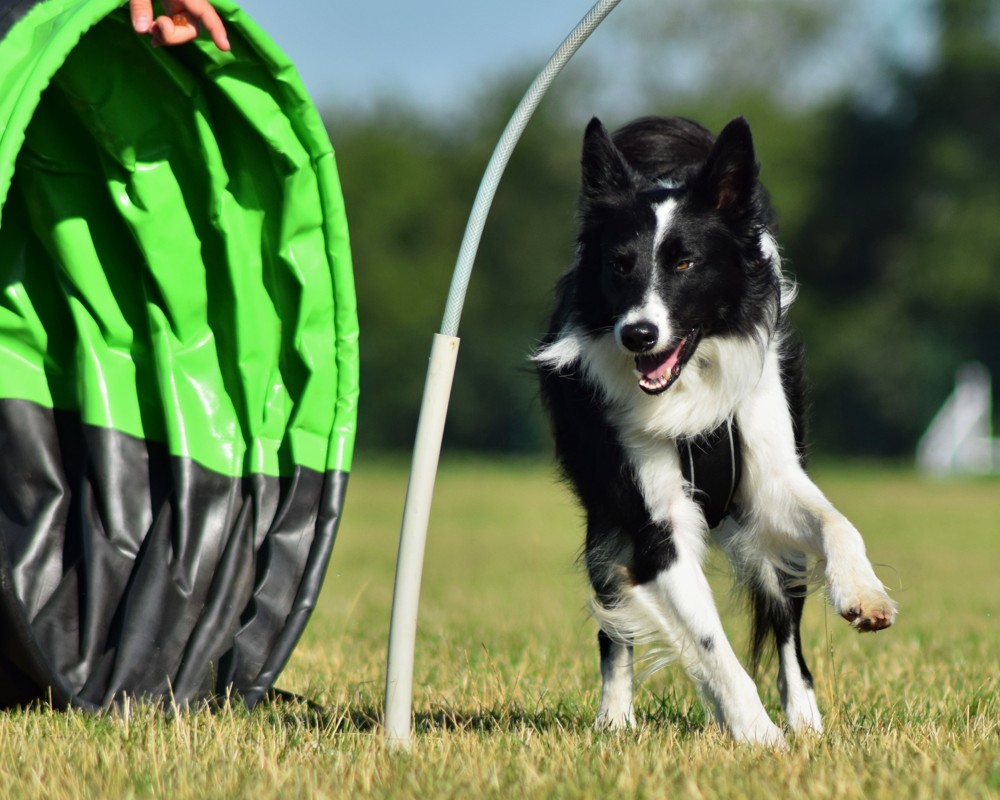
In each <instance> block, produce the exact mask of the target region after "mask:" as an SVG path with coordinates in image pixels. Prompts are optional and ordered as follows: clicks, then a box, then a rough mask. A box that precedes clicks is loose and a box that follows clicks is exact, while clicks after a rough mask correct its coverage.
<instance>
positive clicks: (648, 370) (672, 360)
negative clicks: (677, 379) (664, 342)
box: [635, 339, 687, 382]
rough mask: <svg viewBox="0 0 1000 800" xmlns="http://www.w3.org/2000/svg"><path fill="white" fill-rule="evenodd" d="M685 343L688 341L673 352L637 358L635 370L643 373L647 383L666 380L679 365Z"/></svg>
mask: <svg viewBox="0 0 1000 800" xmlns="http://www.w3.org/2000/svg"><path fill="white" fill-rule="evenodd" d="M685 341H687V340H686V339H684V340H682V341H681V342H680V344H678V345H677V347H675V348H674V349H673V350H667V351H666V352H663V353H656V354H655V355H649V356H636V357H635V368H636V369H637V370H639V372H641V373H642V377H643V378H644V379H645V380H646V381H650V382H656V381H658V380H661V379H662V378H665V377H666V376H667V375H669V374H670V373H671V371H672V370H673V368H674V367H675V366H676V365H677V361H678V360H679V359H680V357H681V348H683V347H684V342H685Z"/></svg>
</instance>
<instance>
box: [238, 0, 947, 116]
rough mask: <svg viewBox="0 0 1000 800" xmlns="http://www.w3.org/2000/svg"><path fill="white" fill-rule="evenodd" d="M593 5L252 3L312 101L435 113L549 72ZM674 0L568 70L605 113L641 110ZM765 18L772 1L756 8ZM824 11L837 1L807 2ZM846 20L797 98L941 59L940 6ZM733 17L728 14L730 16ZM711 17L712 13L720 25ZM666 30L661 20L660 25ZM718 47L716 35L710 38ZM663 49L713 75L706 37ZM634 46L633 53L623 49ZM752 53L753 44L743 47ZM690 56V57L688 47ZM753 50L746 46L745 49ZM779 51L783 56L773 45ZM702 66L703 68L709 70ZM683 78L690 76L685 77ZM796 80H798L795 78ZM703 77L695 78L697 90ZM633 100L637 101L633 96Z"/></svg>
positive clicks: (630, 15) (925, 1)
mask: <svg viewBox="0 0 1000 800" xmlns="http://www.w3.org/2000/svg"><path fill="white" fill-rule="evenodd" d="M593 2H594V0H419V1H415V0H242V5H243V7H244V9H245V10H246V11H247V12H248V13H249V14H250V15H251V16H252V17H253V18H254V19H255V20H256V21H257V23H258V24H260V25H261V27H263V28H264V30H265V31H267V32H268V34H269V35H270V36H271V37H272V38H273V39H274V40H275V41H276V42H277V43H278V44H279V45H280V46H281V48H282V49H283V50H284V51H285V52H286V53H287V54H288V55H289V56H290V57H291V58H292V60H293V61H294V62H295V64H296V66H297V67H298V69H299V72H300V74H301V75H302V78H303V81H304V82H305V84H306V87H307V89H308V90H309V92H310V93H311V94H312V96H313V99H314V100H315V101H316V102H317V103H318V104H320V105H322V104H324V103H325V102H328V101H333V102H335V103H342V104H351V105H365V104H367V103H370V102H372V101H374V100H376V99H379V98H384V97H387V96H388V97H400V98H403V99H404V100H406V101H407V102H408V103H410V104H412V105H416V106H419V107H423V108H426V109H429V110H432V111H434V110H445V111H446V110H449V109H454V108H458V107H460V104H461V103H463V102H467V101H468V100H469V99H470V98H472V97H474V96H475V92H476V90H477V88H479V87H482V86H484V85H489V82H490V81H491V80H495V79H496V78H497V77H498V76H501V75H504V74H505V73H508V72H510V71H511V70H513V69H514V68H521V69H525V70H529V69H530V70H532V72H531V74H534V72H533V70H535V69H537V68H540V67H541V66H542V65H543V64H544V63H545V61H546V60H547V59H548V58H549V56H550V55H551V54H552V52H553V51H554V50H555V48H556V47H558V45H559V44H560V42H561V41H562V40H563V38H565V36H566V35H567V34H568V33H569V32H570V31H571V30H572V29H573V27H574V26H575V25H576V24H577V23H578V22H579V21H580V19H581V18H582V17H583V16H584V15H585V14H586V13H587V12H588V11H589V10H590V8H591V6H592V5H593ZM659 2H663V3H667V0H622V3H621V4H620V5H619V6H618V7H617V8H616V9H615V10H614V11H613V12H612V13H611V16H610V17H609V18H608V20H607V21H606V22H605V23H604V24H603V25H602V26H601V27H600V28H598V30H597V31H596V33H595V34H594V35H593V37H591V39H590V41H588V42H587V43H586V44H585V45H584V47H583V49H582V50H581V51H580V53H579V54H578V55H577V56H576V57H575V58H574V60H573V62H571V64H570V66H569V67H568V70H569V71H574V70H580V71H582V70H587V69H588V67H590V68H593V67H599V68H598V69H590V70H588V72H587V74H588V75H590V76H593V75H599V76H601V78H602V80H601V81H600V82H599V85H594V91H595V105H598V106H603V107H607V106H609V105H616V104H617V105H619V106H620V107H619V108H618V109H616V110H618V111H620V112H623V113H631V112H636V111H644V109H641V108H632V107H630V103H629V102H628V101H626V102H624V103H623V102H622V100H621V99H622V97H628V96H629V89H630V88H631V87H633V86H636V85H638V84H639V83H640V82H641V81H642V80H643V78H644V77H645V76H644V75H643V73H644V72H645V73H647V75H648V73H649V71H650V69H651V67H653V64H652V63H650V62H649V61H642V60H637V59H636V58H635V53H634V52H629V48H627V43H628V42H629V41H630V39H629V37H630V36H634V35H635V34H636V32H639V33H640V34H641V32H644V31H647V30H655V29H656V24H657V22H656V21H655V20H652V19H649V17H650V16H651V15H652V14H651V10H655V9H657V3H659ZM757 2H758V3H760V5H759V6H758V8H760V9H761V10H762V11H763V10H764V9H766V8H767V4H766V2H765V0H757ZM802 2H803V4H804V5H805V6H807V7H808V6H810V5H818V6H820V7H823V6H824V3H825V2H827V0H802ZM839 2H841V5H840V6H837V7H836V8H838V10H839V23H838V24H837V26H836V27H835V28H834V29H832V32H831V34H830V36H829V39H828V41H827V43H826V47H823V48H818V50H817V52H816V53H815V55H814V57H813V58H811V59H810V63H808V64H803V63H796V65H795V68H794V70H789V71H788V73H787V74H783V75H781V76H780V79H782V80H787V82H788V85H787V86H786V87H785V91H786V96H788V97H790V98H791V100H792V101H793V102H800V101H802V100H803V99H807V98H815V97H816V96H817V95H818V94H822V92H823V91H824V90H829V91H836V90H838V89H839V88H843V87H844V86H850V87H853V88H854V89H855V90H856V91H858V92H860V93H865V92H868V93H871V92H874V93H875V94H876V95H877V94H878V92H879V91H880V87H879V85H878V84H877V76H876V77H875V78H874V80H875V81H876V82H875V83H874V84H873V83H872V81H873V76H875V75H876V73H877V72H878V67H879V65H880V64H881V63H882V62H884V61H886V60H887V59H888V60H894V61H902V62H904V63H910V64H921V63H926V62H927V60H928V59H929V58H931V57H932V55H933V41H934V37H933V25H934V22H933V9H934V2H933V0H839ZM697 3H704V5H702V6H700V8H702V9H708V12H707V13H711V9H713V8H714V9H715V11H716V13H719V9H720V8H723V9H725V8H740V9H741V10H743V11H746V12H748V13H749V14H751V15H752V17H754V18H757V17H758V16H760V17H762V16H763V14H759V15H758V14H757V13H756V12H755V11H754V7H755V6H754V3H753V2H750V1H749V0H747V2H746V3H745V4H742V5H741V4H734V5H733V6H728V7H727V6H726V5H725V4H724V3H720V2H715V3H712V2H709V1H708V0H676V2H675V3H674V5H675V6H677V5H679V6H680V7H683V8H685V9H687V11H688V12H689V13H690V12H691V11H693V10H694V9H698V8H699V6H698V5H697ZM722 13H726V12H725V11H723V12H722ZM709 18H711V17H709ZM660 24H661V25H662V22H661V23H660ZM707 38H708V39H711V38H714V37H707ZM658 41H663V44H664V46H665V52H666V53H667V54H668V56H669V55H673V56H674V57H675V58H676V55H677V54H678V53H680V54H681V55H682V56H683V54H684V53H685V52H686V53H688V54H689V55H690V56H692V57H691V58H689V59H687V61H682V62H677V61H676V60H674V61H673V62H670V61H669V59H668V60H666V61H664V62H662V63H661V65H660V68H661V69H662V68H664V64H666V65H667V68H676V67H677V66H678V65H679V64H680V65H684V66H687V67H688V68H689V69H688V71H692V70H693V75H695V74H704V73H706V72H707V70H706V69H704V66H703V65H704V64H705V62H704V61H699V58H701V59H704V58H708V59H711V58H713V53H712V50H711V48H712V43H711V42H710V41H708V40H706V39H705V38H704V37H699V41H694V42H690V43H689V46H686V45H685V43H684V42H683V41H681V42H677V41H671V42H667V41H665V40H662V39H657V38H655V37H654V38H652V39H651V42H648V43H647V44H648V46H650V48H651V49H650V50H647V51H645V57H646V58H647V59H650V58H653V59H655V58H656V56H657V51H656V47H657V44H656V43H657V42H658ZM623 44H624V45H626V47H625V49H623ZM740 44H741V45H742V44H743V42H741V43H740ZM746 45H747V48H746V49H747V54H748V55H749V57H750V61H751V63H754V62H753V58H754V53H759V54H760V55H761V57H762V59H763V58H764V57H768V56H770V55H773V54H772V53H771V52H770V50H769V48H771V46H770V45H769V43H768V42H767V41H766V40H765V39H753V40H750V41H747V42H746ZM678 48H679V49H678ZM741 49H742V47H741ZM771 49H773V48H771ZM699 65H702V66H699ZM677 71H678V73H682V72H683V71H684V70H677ZM793 72H794V73H795V74H792V73H793ZM693 75H692V79H691V80H692V81H694V82H696V81H695V79H694V77H693ZM634 96H635V95H634V94H633V99H634Z"/></svg>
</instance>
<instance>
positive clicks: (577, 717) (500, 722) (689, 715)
mask: <svg viewBox="0 0 1000 800" xmlns="http://www.w3.org/2000/svg"><path fill="white" fill-rule="evenodd" d="M594 711H595V710H594V709H591V708H589V707H588V708H583V707H581V705H580V704H579V703H578V702H576V701H575V700H571V699H565V698H564V699H554V700H553V701H552V702H539V703H538V704H536V705H535V706H533V707H526V706H523V705H521V704H519V703H502V704H498V705H495V706H491V707H479V708H475V709H463V708H454V707H450V706H444V705H442V706H438V707H434V708H431V709H430V710H418V711H416V712H415V713H414V715H413V728H414V733H415V734H416V735H418V736H433V735H438V734H442V733H471V734H478V735H485V736H489V735H502V734H523V733H526V732H529V731H530V732H534V733H544V732H548V731H559V732H565V733H571V732H572V733H581V732H583V731H587V730H590V729H591V728H592V727H593V724H594ZM255 713H264V714H267V715H268V717H269V718H270V720H271V721H272V722H273V724H275V725H281V726H285V727H289V728H301V727H310V728H320V729H322V730H324V731H327V732H330V733H345V734H349V733H360V734H375V733H380V732H381V730H382V715H383V707H382V703H381V700H380V699H372V698H364V699H360V700H359V701H356V702H354V703H345V704H337V705H333V706H323V705H320V704H319V703H315V702H313V701H311V700H308V699H307V698H303V697H298V696H296V695H290V694H287V693H283V692H273V693H271V694H270V695H269V696H268V698H267V700H265V701H262V702H261V703H259V704H258V705H257V706H256V708H255ZM636 717H637V718H638V723H639V726H640V727H649V728H654V729H655V728H673V729H676V730H677V731H678V732H679V733H681V734H682V735H684V734H696V733H699V732H703V731H704V730H705V728H706V726H707V724H708V720H707V717H706V715H705V712H704V710H703V708H702V707H701V706H700V705H699V704H697V703H694V704H692V703H691V702H690V701H689V700H686V699H684V698H679V697H677V696H676V695H674V694H673V693H672V692H671V693H668V694H659V695H654V694H647V695H646V696H645V698H644V702H643V703H642V704H641V705H640V706H639V707H637V709H636ZM609 735H613V734H609Z"/></svg>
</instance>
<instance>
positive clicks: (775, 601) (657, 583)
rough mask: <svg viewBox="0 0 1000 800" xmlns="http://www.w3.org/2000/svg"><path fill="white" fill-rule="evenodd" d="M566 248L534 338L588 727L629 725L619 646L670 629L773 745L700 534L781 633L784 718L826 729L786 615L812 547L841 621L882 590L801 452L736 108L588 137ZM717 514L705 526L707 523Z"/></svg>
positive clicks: (869, 621)
mask: <svg viewBox="0 0 1000 800" xmlns="http://www.w3.org/2000/svg"><path fill="white" fill-rule="evenodd" d="M582 169H583V181H582V191H581V198H580V209H579V213H580V217H581V220H580V232H579V237H578V242H577V258H576V261H575V263H574V264H573V266H572V268H571V269H570V270H569V271H568V272H567V273H566V274H565V275H564V276H563V277H562V279H561V280H560V281H559V283H558V286H557V289H556V309H555V312H554V314H553V316H552V319H551V323H550V328H549V331H548V334H547V335H546V337H545V338H544V340H543V342H542V345H541V347H540V348H539V350H538V351H537V352H536V353H535V355H534V360H535V362H536V365H537V369H538V372H539V376H540V381H541V389H542V397H543V400H544V402H545V404H546V406H547V409H548V411H549V413H550V416H551V419H552V424H553V429H554V433H555V441H556V451H557V454H558V458H559V461H560V464H561V467H562V470H563V472H564V473H565V475H566V477H567V478H568V480H569V482H570V483H571V484H572V487H573V488H574V490H575V491H576V494H577V496H578V497H579V500H580V502H581V504H582V506H583V508H584V510H585V512H586V519H587V538H586V548H585V560H586V565H587V570H588V573H589V576H590V581H591V584H592V586H593V588H594V592H595V594H596V600H595V603H594V608H595V614H596V616H597V618H598V622H599V623H600V626H601V631H600V633H599V634H598V638H599V644H600V653H601V677H602V680H603V685H602V692H601V700H600V707H599V710H598V714H597V725H598V727H607V728H620V727H624V726H629V725H632V724H634V714H633V709H632V680H633V679H632V671H633V659H632V645H633V643H634V642H636V641H649V640H656V641H658V642H661V643H664V644H666V645H668V646H669V647H670V648H672V649H673V650H674V651H675V653H676V654H677V656H678V657H679V658H680V660H681V661H682V662H683V664H684V666H685V667H686V669H687V670H688V672H689V674H690V675H691V677H692V678H693V679H694V681H695V682H696V683H697V685H698V686H699V688H700V689H701V692H702V695H703V697H704V698H705V700H706V702H707V703H708V704H709V706H710V707H711V709H712V710H713V712H714V714H715V717H716V719H717V720H718V722H719V723H720V724H721V725H722V726H723V727H724V728H726V729H727V730H728V731H729V732H730V733H731V734H732V736H733V737H734V738H735V739H737V740H742V741H749V742H760V743H766V744H778V745H780V744H781V743H782V741H783V737H782V733H781V731H780V730H779V729H778V728H777V727H776V726H775V725H774V723H773V722H772V721H771V720H770V719H769V718H768V715H767V712H766V711H765V710H764V707H763V705H762V704H761V701H760V698H759V695H758V693H757V688H756V686H755V685H754V682H753V680H752V679H751V678H750V676H749V675H748V674H747V672H746V671H745V670H744V668H743V667H742V666H741V664H740V662H739V660H738V659H737V657H736V655H735V653H734V651H733V648H732V646H731V645H730V643H729V641H728V640H727V639H726V636H725V633H724V631H723V629H722V625H721V623H720V620H719V615H718V612H717V610H716V607H715V604H714V602H713V598H712V593H711V590H710V587H709V584H708V582H707V581H706V579H705V575H704V572H703V570H702V558H703V555H704V553H705V549H706V545H707V544H708V542H709V540H710V539H714V540H715V541H717V542H718V543H719V544H720V545H721V546H722V548H723V550H724V551H725V552H726V554H727V555H728V557H729V558H730V560H731V562H732V564H733V567H734V572H735V574H736V576H737V579H738V580H739V581H740V583H741V584H742V585H743V586H744V587H745V589H746V591H747V594H748V597H749V599H750V606H751V609H752V616H753V636H752V639H753V652H752V654H751V655H752V661H753V663H754V667H756V664H757V661H758V659H759V657H760V654H761V652H762V651H763V649H764V648H765V647H766V646H767V645H768V644H769V643H770V641H771V640H773V642H774V644H775V645H776V647H777V653H778V661H779V674H778V686H779V691H780V695H781V700H782V704H783V706H784V710H785V715H786V718H787V722H788V726H789V727H790V728H791V729H792V730H793V731H820V730H821V729H822V723H821V720H820V713H819V710H818V708H817V705H816V698H815V694H814V692H813V689H812V676H811V675H810V673H809V669H808V667H807V666H806V664H805V661H804V660H803V657H802V648H801V644H800V638H799V623H800V619H801V615H802V606H803V601H804V583H805V575H806V567H807V564H806V561H807V558H810V557H813V558H815V559H817V560H819V561H820V562H821V563H822V565H823V570H824V573H825V578H826V583H827V587H828V595H829V600H830V602H831V604H832V605H833V607H834V608H835V609H836V610H837V612H838V613H840V615H841V616H843V617H844V618H845V619H847V620H848V621H849V622H850V623H851V624H852V625H853V626H854V627H855V628H857V629H858V630H861V631H874V630H880V629H882V628H886V627H888V626H889V625H891V624H892V622H893V618H894V616H895V606H894V604H893V602H892V600H890V599H889V597H888V596H887V595H886V592H885V590H884V587H883V586H882V583H881V582H880V581H879V579H878V578H877V577H876V575H875V573H874V571H873V569H872V567H871V564H870V563H869V562H868V559H867V557H866V555H865V546H864V542H863V541H862V539H861V535H860V534H859V533H858V531H857V530H856V529H855V528H854V526H852V525H851V523H850V522H848V521H847V519H845V518H844V516H843V515H841V514H840V513H839V512H838V511H837V510H836V509H835V508H834V507H833V506H832V505H831V504H830V502H829V501H828V500H827V499H826V498H825V497H824V496H823V494H822V493H821V492H820V490H819V489H818V488H817V487H816V485H815V484H814V483H813V482H812V481H811V480H810V479H809V477H808V476H807V475H806V472H805V469H804V443H803V438H804V431H803V428H804V414H805V409H804V398H803V394H804V382H803V360H802V350H801V347H800V346H798V345H797V344H795V343H794V341H793V340H792V338H791V336H790V333H789V329H788V324H787V312H788V307H789V305H790V304H791V302H792V299H793V296H794V287H793V286H792V285H791V284H790V283H788V282H787V281H786V280H785V279H784V278H783V275H782V269H781V261H780V257H779V253H778V247H777V244H776V242H775V239H774V236H773V218H772V211H771V208H770V205H769V201H768V197H767V193H766V191H765V189H764V187H763V186H762V185H761V183H760V181H759V179H758V172H759V167H758V164H757V161H756V156H755V154H754V147H753V140H752V138H751V135H750V128H749V126H748V125H747V123H746V121H745V120H743V119H742V118H737V119H734V120H733V121H732V122H730V123H729V124H728V125H727V126H726V127H725V128H724V129H723V131H722V132H721V133H720V134H719V136H718V138H715V137H713V136H712V134H711V133H710V132H709V131H708V130H706V129H705V128H703V127H702V126H700V125H698V124H697V123H694V122H691V121H688V120H684V119H679V118H662V117H649V118H643V119H639V120H636V121H635V122H632V123H630V124H629V125H627V126H626V127H624V128H622V129H621V130H619V131H618V132H616V133H615V135H614V136H611V135H609V134H608V132H607V130H606V129H605V128H604V126H603V125H602V124H601V123H600V122H599V121H598V120H596V119H595V120H593V121H591V123H590V125H589V127H588V128H587V132H586V135H585V138H584V144H583V157H582ZM710 531H711V534H710V533H709V532H710Z"/></svg>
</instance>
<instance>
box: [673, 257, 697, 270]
mask: <svg viewBox="0 0 1000 800" xmlns="http://www.w3.org/2000/svg"><path fill="white" fill-rule="evenodd" d="M693 266H694V262H693V261H692V260H691V259H690V258H682V259H681V260H680V261H678V262H677V263H676V264H675V265H674V269H675V270H677V272H683V271H684V270H686V269H691V267H693Z"/></svg>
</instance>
